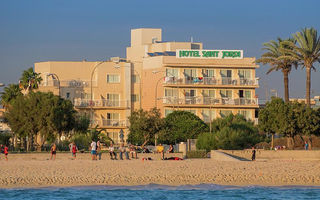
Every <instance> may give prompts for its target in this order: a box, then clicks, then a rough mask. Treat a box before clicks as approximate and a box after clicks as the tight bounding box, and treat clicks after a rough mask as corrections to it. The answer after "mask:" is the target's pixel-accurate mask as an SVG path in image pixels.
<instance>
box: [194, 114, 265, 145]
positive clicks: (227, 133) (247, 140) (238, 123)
mask: <svg viewBox="0 0 320 200" xmlns="http://www.w3.org/2000/svg"><path fill="white" fill-rule="evenodd" d="M212 127H213V130H214V133H213V134H210V133H203V134H200V135H199V137H198V142H197V148H198V149H205V150H206V151H210V150H212V149H244V148H248V147H251V146H253V145H255V144H257V143H259V142H261V141H262V140H263V137H262V136H260V135H259V134H258V129H257V128H256V127H255V126H254V125H253V123H252V122H248V121H246V119H245V118H244V117H243V116H241V115H232V114H231V115H229V116H228V117H226V118H219V119H216V120H214V121H213V122H212Z"/></svg>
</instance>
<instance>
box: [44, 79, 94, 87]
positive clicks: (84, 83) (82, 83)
mask: <svg viewBox="0 0 320 200" xmlns="http://www.w3.org/2000/svg"><path fill="white" fill-rule="evenodd" d="M90 84H91V81H88V80H61V81H60V87H72V88H82V87H90ZM40 85H41V86H54V87H58V86H59V81H58V80H47V81H42V82H41V84H40ZM92 86H97V81H92Z"/></svg>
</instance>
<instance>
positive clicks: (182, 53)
mask: <svg viewBox="0 0 320 200" xmlns="http://www.w3.org/2000/svg"><path fill="white" fill-rule="evenodd" d="M176 57H177V58H208V59H242V58H243V50H204V49H177V50H176Z"/></svg>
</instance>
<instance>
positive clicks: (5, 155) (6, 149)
mask: <svg viewBox="0 0 320 200" xmlns="http://www.w3.org/2000/svg"><path fill="white" fill-rule="evenodd" d="M4 158H5V159H6V161H8V146H7V145H5V146H4Z"/></svg>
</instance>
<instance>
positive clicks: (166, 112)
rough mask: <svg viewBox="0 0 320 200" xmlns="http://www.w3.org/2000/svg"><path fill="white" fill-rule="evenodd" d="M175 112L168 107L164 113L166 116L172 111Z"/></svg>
mask: <svg viewBox="0 0 320 200" xmlns="http://www.w3.org/2000/svg"><path fill="white" fill-rule="evenodd" d="M172 112H173V110H168V109H165V110H164V115H165V116H168V115H169V114H170V113H172Z"/></svg>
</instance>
